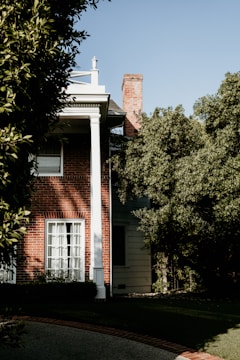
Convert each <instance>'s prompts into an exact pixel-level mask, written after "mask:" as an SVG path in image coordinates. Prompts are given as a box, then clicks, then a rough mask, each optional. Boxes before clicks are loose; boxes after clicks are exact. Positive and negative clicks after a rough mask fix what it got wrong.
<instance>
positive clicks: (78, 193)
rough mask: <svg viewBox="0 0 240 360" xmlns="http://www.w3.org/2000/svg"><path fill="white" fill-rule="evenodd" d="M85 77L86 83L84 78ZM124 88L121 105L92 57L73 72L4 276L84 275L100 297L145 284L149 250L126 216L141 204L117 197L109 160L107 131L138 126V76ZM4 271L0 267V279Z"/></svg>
mask: <svg viewBox="0 0 240 360" xmlns="http://www.w3.org/2000/svg"><path fill="white" fill-rule="evenodd" d="M86 77H87V79H89V78H90V81H89V82H83V80H84V79H85V78H86ZM122 90H123V110H122V109H121V108H120V107H119V106H118V105H117V104H116V103H115V102H114V101H113V100H111V99H110V95H109V94H108V93H106V92H105V87H104V86H102V85H99V84H98V69H97V62H96V59H95V58H94V59H93V60H92V69H91V70H90V71H89V72H85V71H81V72H73V73H72V76H71V79H70V85H69V86H68V88H67V93H68V94H69V98H68V102H67V103H66V106H65V107H64V109H63V110H62V111H61V112H60V113H59V119H60V124H61V126H60V127H59V128H58V130H56V131H55V132H54V133H52V134H49V137H48V141H47V142H46V144H45V146H44V147H43V148H42V149H41V150H40V152H39V155H38V157H37V161H38V165H39V166H38V176H36V180H35V190H34V194H33V198H32V209H31V210H32V217H31V222H30V224H29V226H28V231H27V235H26V236H25V238H24V241H22V242H21V243H19V244H18V249H17V253H18V264H17V267H16V271H14V273H13V275H11V276H10V277H8V281H12V282H15V281H17V282H22V281H29V280H33V279H34V278H36V277H37V276H38V275H39V274H46V275H47V276H49V277H50V278H59V277H63V278H65V279H68V280H74V281H85V280H89V279H90V280H93V281H94V282H96V284H97V290H98V293H97V298H99V299H104V298H106V296H107V294H108V293H110V295H112V294H113V295H114V294H122V293H130V292H146V291H150V290H151V256H150V252H149V250H147V249H145V248H144V246H143V234H142V233H140V232H138V231H137V221H136V219H135V218H134V217H133V216H132V215H131V211H132V210H133V209H134V208H136V207H138V206H139V205H141V204H138V202H136V201H135V202H134V201H130V202H129V203H127V204H126V205H124V206H123V205H122V204H121V203H120V202H119V200H118V198H117V196H116V193H115V189H114V186H112V184H111V171H110V166H109V164H108V162H107V159H108V158H109V154H110V143H109V134H110V131H112V129H114V128H116V127H117V128H124V129H125V130H124V133H125V135H127V136H132V135H134V133H135V132H136V131H137V129H138V126H139V124H138V123H137V122H136V119H137V117H136V113H139V112H141V110H142V76H141V75H131V74H127V75H125V76H124V79H123V88H122ZM5 273H6V271H5ZM1 277H2V279H1ZM3 277H4V270H3V269H2V270H0V281H3ZM5 280H6V279H5Z"/></svg>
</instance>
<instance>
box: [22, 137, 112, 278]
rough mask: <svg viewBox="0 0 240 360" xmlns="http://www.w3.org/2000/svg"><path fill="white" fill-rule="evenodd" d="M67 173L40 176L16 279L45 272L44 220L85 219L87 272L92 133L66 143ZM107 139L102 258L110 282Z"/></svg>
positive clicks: (103, 150)
mask: <svg viewBox="0 0 240 360" xmlns="http://www.w3.org/2000/svg"><path fill="white" fill-rule="evenodd" d="M63 146H64V150H63V151H64V176H60V177H59V176H51V177H39V178H37V179H36V181H35V191H34V195H33V198H32V218H31V222H30V224H29V226H28V232H27V235H26V236H25V239H24V241H23V243H22V244H20V245H19V248H18V258H19V264H18V269H17V281H27V280H30V279H33V278H34V276H35V275H36V273H41V272H43V271H44V251H45V250H44V242H45V228H44V226H45V219H58V218H67V219H78V218H81V219H85V244H86V249H85V264H86V268H85V274H86V278H88V275H89V267H90V220H91V219H90V147H91V146H90V136H89V135H86V134H85V135H71V136H69V137H68V142H66V143H64V145H63ZM107 146H108V144H107V142H105V143H104V144H103V146H102V182H103V187H102V199H103V259H104V276H105V282H106V283H107V284H109V282H110V252H109V251H110V244H109V238H110V235H109V234H110V227H109V190H108V176H109V174H108V166H107V164H106V158H107V155H108V150H107Z"/></svg>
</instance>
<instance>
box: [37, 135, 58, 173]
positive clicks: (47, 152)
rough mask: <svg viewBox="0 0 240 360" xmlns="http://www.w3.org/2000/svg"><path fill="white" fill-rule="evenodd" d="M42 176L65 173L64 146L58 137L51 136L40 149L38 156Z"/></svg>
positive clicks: (39, 170)
mask: <svg viewBox="0 0 240 360" xmlns="http://www.w3.org/2000/svg"><path fill="white" fill-rule="evenodd" d="M36 161H37V171H38V174H39V175H40V176H49V175H55V176H61V175H62V174H63V147H62V143H61V142H60V140H59V139H58V138H56V137H53V136H51V137H49V138H48V139H47V141H46V142H45V143H44V144H43V146H41V148H40V149H39V152H38V155H37V157H36Z"/></svg>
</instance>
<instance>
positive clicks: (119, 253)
mask: <svg viewBox="0 0 240 360" xmlns="http://www.w3.org/2000/svg"><path fill="white" fill-rule="evenodd" d="M112 250H113V253H112V259H113V265H125V262H126V260H125V227H124V226H113V232H112Z"/></svg>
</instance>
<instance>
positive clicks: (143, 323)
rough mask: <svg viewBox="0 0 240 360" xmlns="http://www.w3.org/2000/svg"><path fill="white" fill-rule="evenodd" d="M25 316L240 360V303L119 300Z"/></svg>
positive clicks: (44, 308) (38, 307) (34, 310)
mask: <svg viewBox="0 0 240 360" xmlns="http://www.w3.org/2000/svg"><path fill="white" fill-rule="evenodd" d="M22 313H23V314H28V315H29V314H30V315H38V316H49V317H53V318H61V319H68V320H76V321H78V320H79V321H82V322H88V323H94V324H101V325H106V326H111V327H115V328H120V329H125V330H129V331H135V332H138V333H141V334H147V335H150V336H154V337H159V338H162V339H165V340H169V341H173V342H176V343H179V344H182V345H185V346H187V347H191V348H194V349H196V350H202V351H206V352H209V353H210V354H212V355H216V356H219V357H222V358H224V359H225V360H239V359H240V347H239V340H238V339H239V338H240V301H239V300H209V299H206V298H198V297H191V298H190V297H187V296H186V297H182V296H180V297H178V296H174V297H163V298H160V299H159V298H158V299H157V298H151V299H149V298H144V299H142V298H141V299H136V298H116V299H110V300H108V301H107V302H90V303H80V304H76V303H75V304H25V305H24V306H22Z"/></svg>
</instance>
